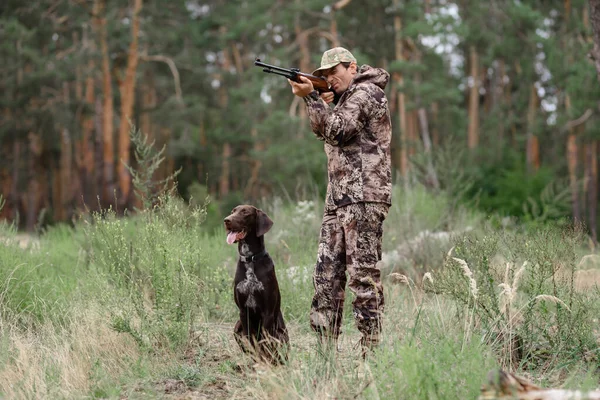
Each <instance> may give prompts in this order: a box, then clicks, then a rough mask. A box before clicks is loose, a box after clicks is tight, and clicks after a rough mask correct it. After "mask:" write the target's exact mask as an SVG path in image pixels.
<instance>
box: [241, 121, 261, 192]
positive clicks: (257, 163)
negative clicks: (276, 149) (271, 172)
mask: <svg viewBox="0 0 600 400" xmlns="http://www.w3.org/2000/svg"><path fill="white" fill-rule="evenodd" d="M250 134H251V135H252V140H253V141H254V152H255V153H256V154H260V153H261V152H262V151H263V150H264V148H265V146H264V144H263V143H262V142H261V141H260V140H259V138H258V131H257V130H256V128H252V130H251V131H250ZM261 167H262V161H261V160H260V158H257V159H255V160H253V161H252V165H251V167H250V179H248V183H247V184H246V188H245V189H244V196H245V197H246V198H254V199H256V198H258V196H259V193H260V182H259V180H258V176H259V174H260V169H261Z"/></svg>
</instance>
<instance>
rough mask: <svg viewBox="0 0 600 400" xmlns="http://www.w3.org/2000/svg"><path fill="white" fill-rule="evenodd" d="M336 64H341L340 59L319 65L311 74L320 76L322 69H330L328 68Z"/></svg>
mask: <svg viewBox="0 0 600 400" xmlns="http://www.w3.org/2000/svg"><path fill="white" fill-rule="evenodd" d="M338 64H341V61H340V62H334V63H331V64H325V65H323V66H321V68H317V69H315V70H314V71H313V72H312V74H313V75H314V76H322V75H323V71H325V70H327V69H330V68H333V67H335V66H336V65H338Z"/></svg>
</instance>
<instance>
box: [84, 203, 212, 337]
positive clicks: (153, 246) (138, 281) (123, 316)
mask: <svg viewBox="0 0 600 400" xmlns="http://www.w3.org/2000/svg"><path fill="white" fill-rule="evenodd" d="M204 217H205V211H204V210H203V209H202V208H194V207H188V206H185V205H184V204H183V202H182V201H181V200H179V199H177V198H173V197H169V196H161V197H160V198H159V200H158V204H156V205H155V206H154V207H153V208H152V209H151V210H144V211H142V212H140V213H139V214H138V215H137V216H136V217H135V218H127V219H125V218H117V216H116V214H115V212H114V211H112V210H107V211H104V212H102V213H97V214H94V216H93V221H92V223H91V224H89V225H88V226H87V228H86V238H87V241H88V243H87V251H88V253H89V254H88V255H89V257H90V259H91V261H92V262H93V264H94V265H95V266H96V267H97V269H98V272H99V274H100V275H101V276H102V277H103V278H104V279H105V280H106V281H108V282H110V283H111V285H112V287H113V288H114V289H115V291H116V293H118V296H119V298H118V300H117V301H113V300H114V299H113V298H112V297H111V298H106V299H104V301H105V303H106V305H107V306H108V308H109V309H110V311H111V315H112V318H113V327H114V328H115V329H116V330H118V331H120V332H126V333H128V334H130V335H131V336H132V337H133V338H134V339H135V340H136V341H137V342H138V343H139V344H140V345H142V346H147V347H150V348H156V347H161V346H165V345H168V346H171V347H178V346H181V345H183V344H185V343H186V341H187V338H188V334H189V332H191V331H192V330H193V326H194V323H197V322H198V319H199V317H200V316H201V315H200V314H201V312H200V311H201V304H202V301H201V296H202V292H203V286H202V282H201V281H200V279H199V277H198V276H197V275H196V271H198V269H199V268H200V267H199V266H200V265H201V264H202V261H203V258H204V256H203V254H204V252H205V251H206V250H205V249H203V248H202V247H201V246H199V244H198V241H197V237H198V236H199V235H200V233H201V231H200V224H201V222H202V221H203V220H204ZM123 300H126V301H123Z"/></svg>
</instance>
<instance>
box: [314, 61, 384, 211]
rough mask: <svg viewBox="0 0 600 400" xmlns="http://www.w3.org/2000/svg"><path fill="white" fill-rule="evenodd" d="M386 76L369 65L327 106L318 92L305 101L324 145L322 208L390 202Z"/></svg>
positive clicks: (315, 129)
mask: <svg viewBox="0 0 600 400" xmlns="http://www.w3.org/2000/svg"><path fill="white" fill-rule="evenodd" d="M389 78H390V75H389V74H388V73H387V72H386V71H385V70H383V69H380V68H372V67H370V66H368V65H363V66H362V67H360V69H359V71H358V73H357V74H356V76H355V77H354V79H353V80H352V82H351V83H350V86H349V87H348V89H347V90H346V91H345V92H344V93H343V94H342V96H341V97H340V99H339V101H338V103H337V105H336V106H335V108H333V109H332V108H331V107H330V106H329V105H328V104H326V103H325V102H324V101H323V100H322V99H321V98H320V97H319V95H318V93H317V92H316V91H314V92H312V93H311V94H309V95H308V96H306V97H305V98H304V100H305V102H306V105H307V109H308V115H309V117H310V123H311V127H312V130H313V132H314V133H315V135H316V136H317V138H319V139H320V140H323V141H325V153H326V154H327V171H328V176H329V182H328V185H327V198H326V202H325V209H326V210H335V209H336V208H338V207H341V206H345V205H348V204H353V203H360V202H378V203H386V204H391V200H392V170H391V160H390V158H391V157H390V142H391V137H392V125H391V121H390V111H389V108H388V101H387V98H386V96H385V93H384V91H383V89H384V88H385V86H386V84H387V83H388V81H389Z"/></svg>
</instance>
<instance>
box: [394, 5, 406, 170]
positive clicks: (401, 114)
mask: <svg viewBox="0 0 600 400" xmlns="http://www.w3.org/2000/svg"><path fill="white" fill-rule="evenodd" d="M394 8H395V9H396V15H394V41H395V55H396V60H397V61H403V60H404V55H403V43H402V18H401V16H400V14H399V12H400V11H399V9H400V0H394ZM394 82H395V83H396V90H397V91H398V122H399V124H400V137H399V143H398V146H397V150H396V154H395V156H394V164H395V167H396V168H398V169H399V170H400V174H401V175H402V176H403V177H404V178H406V177H407V176H408V151H407V145H408V140H407V134H408V131H407V123H406V122H407V121H406V97H405V94H404V76H403V75H402V73H401V72H395V73H394Z"/></svg>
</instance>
